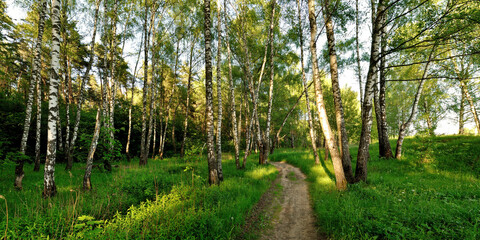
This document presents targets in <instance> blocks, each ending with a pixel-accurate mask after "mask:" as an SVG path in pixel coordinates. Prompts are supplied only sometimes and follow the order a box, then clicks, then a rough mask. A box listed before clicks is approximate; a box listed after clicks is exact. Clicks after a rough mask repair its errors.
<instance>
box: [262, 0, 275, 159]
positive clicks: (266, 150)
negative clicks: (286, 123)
mask: <svg viewBox="0 0 480 240" xmlns="http://www.w3.org/2000/svg"><path fill="white" fill-rule="evenodd" d="M275 8H276V1H275V0H272V16H270V30H269V35H270V36H269V37H270V82H269V84H268V86H269V87H268V109H267V127H266V129H265V137H264V142H265V143H264V148H263V155H264V157H263V159H264V161H266V160H268V154H269V153H270V126H271V121H272V105H273V78H274V77H275V64H274V63H275V61H274V59H273V58H274V56H275V48H274V46H275V45H274V42H275V40H274V32H273V27H274V22H275Z"/></svg>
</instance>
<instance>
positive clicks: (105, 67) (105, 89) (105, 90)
mask: <svg viewBox="0 0 480 240" xmlns="http://www.w3.org/2000/svg"><path fill="white" fill-rule="evenodd" d="M103 6H104V9H103V11H104V12H103V14H104V16H103V21H104V22H103V27H104V32H103V34H104V43H105V44H104V45H105V51H104V54H103V76H102V86H101V89H102V121H103V126H104V127H105V128H106V129H107V131H109V128H110V127H111V126H110V120H109V119H110V116H109V114H110V113H109V112H110V107H109V103H108V85H109V84H108V74H109V70H108V64H107V63H108V48H107V43H108V37H109V36H108V12H107V11H108V6H107V1H104V2H103ZM103 167H104V168H105V170H107V171H111V170H112V167H111V165H110V161H109V160H108V159H107V158H104V159H103Z"/></svg>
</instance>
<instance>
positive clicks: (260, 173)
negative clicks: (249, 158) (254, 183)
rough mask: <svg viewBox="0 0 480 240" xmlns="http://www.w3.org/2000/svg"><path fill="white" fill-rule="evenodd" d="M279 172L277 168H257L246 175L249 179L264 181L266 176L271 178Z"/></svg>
mask: <svg viewBox="0 0 480 240" xmlns="http://www.w3.org/2000/svg"><path fill="white" fill-rule="evenodd" d="M276 172H277V169H276V168H275V167H269V168H257V169H254V170H252V171H250V172H246V173H245V175H246V176H247V177H250V178H253V179H256V180H258V179H262V178H264V177H266V176H269V175H271V174H274V173H276Z"/></svg>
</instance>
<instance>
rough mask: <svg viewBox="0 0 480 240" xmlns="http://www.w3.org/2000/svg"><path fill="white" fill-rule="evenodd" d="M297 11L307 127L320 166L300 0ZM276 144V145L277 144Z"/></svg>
mask: <svg viewBox="0 0 480 240" xmlns="http://www.w3.org/2000/svg"><path fill="white" fill-rule="evenodd" d="M297 10H298V37H299V40H300V64H301V66H300V67H301V68H302V83H303V89H304V90H303V91H304V93H305V104H306V106H307V114H308V127H309V129H310V131H309V133H310V140H311V142H312V150H313V155H314V156H315V164H320V156H319V155H318V152H317V140H316V136H315V129H314V128H313V118H312V112H311V111H310V98H309V96H308V87H307V80H306V78H305V68H304V65H303V62H304V59H303V29H302V16H301V13H300V0H297ZM282 127H283V125H282ZM279 135H280V133H278V134H277V136H276V139H277V141H278V137H279ZM277 144H278V143H277Z"/></svg>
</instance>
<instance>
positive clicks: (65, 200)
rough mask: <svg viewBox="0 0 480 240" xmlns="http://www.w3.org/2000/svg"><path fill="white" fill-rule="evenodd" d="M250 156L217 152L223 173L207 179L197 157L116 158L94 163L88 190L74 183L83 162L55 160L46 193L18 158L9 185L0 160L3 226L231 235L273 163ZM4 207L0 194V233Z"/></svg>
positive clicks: (26, 234) (25, 231)
mask: <svg viewBox="0 0 480 240" xmlns="http://www.w3.org/2000/svg"><path fill="white" fill-rule="evenodd" d="M251 158H252V159H253V158H255V156H254V155H252V156H251ZM252 159H251V160H249V161H247V168H246V170H237V169H236V168H235V162H234V160H232V158H231V156H229V155H228V154H225V155H224V161H223V170H224V176H225V181H224V182H223V183H222V184H221V185H220V186H213V187H208V184H207V183H206V182H207V179H206V177H207V164H206V160H205V159H204V158H199V159H193V160H192V161H189V162H186V161H184V160H181V159H177V158H171V159H165V160H161V161H160V160H150V161H149V164H148V166H147V167H143V168H141V167H138V162H132V163H120V164H119V167H118V168H114V170H113V172H112V173H106V172H100V171H99V170H98V169H94V170H93V173H92V184H93V187H94V189H93V191H91V192H83V191H81V183H82V178H83V174H84V171H85V170H84V164H80V163H77V164H75V165H74V168H73V170H72V171H71V174H70V173H68V172H65V170H64V167H65V166H64V165H62V164H60V165H57V166H56V174H55V180H56V184H57V191H58V193H57V196H55V197H53V198H52V199H47V200H45V199H43V198H42V197H41V192H42V188H43V171H40V172H38V173H36V172H33V171H32V169H33V166H31V165H26V166H25V170H26V174H25V178H24V180H23V185H24V190H23V191H21V192H20V191H16V190H14V189H13V179H14V167H13V166H4V168H3V169H1V175H0V183H1V184H0V195H3V196H5V198H6V199H7V201H8V209H9V222H8V230H7V234H8V237H9V239H16V238H24V239H25V238H26V239H38V238H47V237H48V238H56V239H61V238H64V239H65V238H71V239H76V238H85V239H93V238H100V239H116V238H132V239H137V238H146V239H149V238H157V239H158V238H163V239H172V238H173V239H175V238H177V239H192V238H195V239H229V238H233V237H235V236H236V235H238V234H239V233H240V232H241V231H242V225H243V224H244V219H245V216H246V214H248V212H249V211H250V209H251V208H252V206H253V205H254V204H255V203H256V202H257V201H258V199H259V198H260V196H261V195H262V194H263V192H265V190H266V189H268V187H269V186H270V182H271V180H273V179H274V178H275V177H276V175H277V171H276V169H275V167H273V166H257V164H255V162H256V161H255V160H252ZM0 200H1V199H0ZM5 207H6V206H5V203H4V202H3V200H2V201H0V235H1V236H0V238H1V237H3V233H4V232H5V227H6V214H5Z"/></svg>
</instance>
